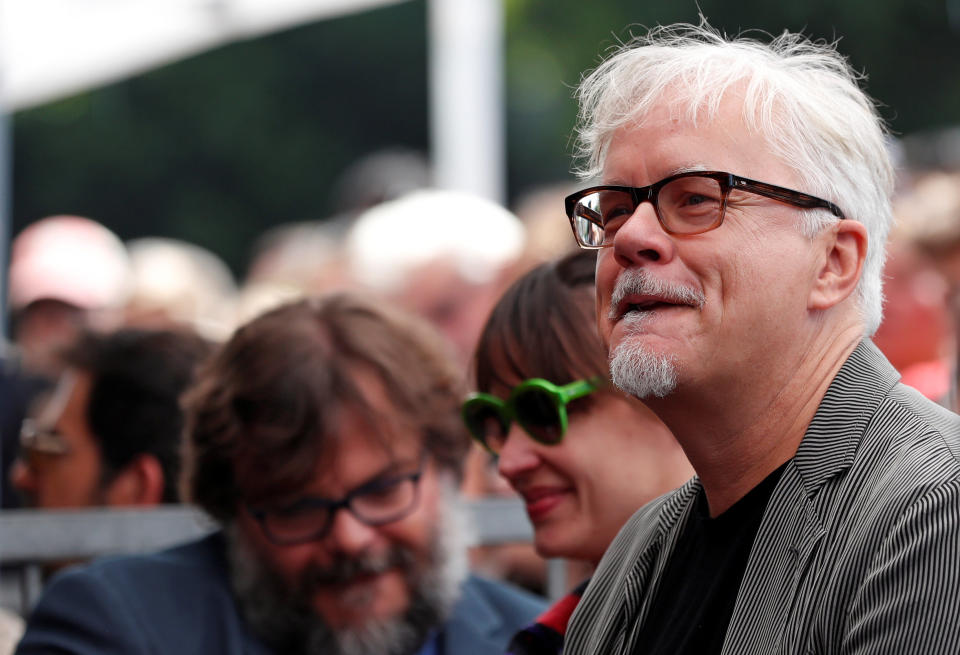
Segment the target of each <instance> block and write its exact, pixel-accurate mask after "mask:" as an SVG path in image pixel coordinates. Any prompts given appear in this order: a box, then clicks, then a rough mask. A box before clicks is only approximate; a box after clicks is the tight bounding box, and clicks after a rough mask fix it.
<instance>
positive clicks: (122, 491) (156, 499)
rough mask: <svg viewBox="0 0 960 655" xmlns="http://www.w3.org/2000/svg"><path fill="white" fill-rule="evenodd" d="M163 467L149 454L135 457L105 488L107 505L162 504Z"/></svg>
mask: <svg viewBox="0 0 960 655" xmlns="http://www.w3.org/2000/svg"><path fill="white" fill-rule="evenodd" d="M163 487H164V479H163V467H161V466H160V461H159V460H158V459H157V458H156V457H154V456H153V455H149V454H146V453H144V454H141V455H137V456H136V457H134V458H133V460H132V461H130V463H129V464H127V465H126V466H124V467H123V469H121V470H120V472H119V473H117V474H116V475H115V476H114V477H113V480H111V481H110V484H109V485H108V486H107V491H106V501H107V505H141V506H142V505H158V504H160V503H161V502H163Z"/></svg>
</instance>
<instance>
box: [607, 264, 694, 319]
mask: <svg viewBox="0 0 960 655" xmlns="http://www.w3.org/2000/svg"><path fill="white" fill-rule="evenodd" d="M629 295H638V296H656V297H657V298H662V299H664V300H666V301H669V302H672V303H676V304H678V305H691V306H693V307H696V308H697V309H700V308H701V307H703V305H704V304H705V303H706V302H707V298H706V296H704V294H703V292H702V291H700V290H698V289H690V288H688V287H685V286H683V285H681V284H675V283H673V282H666V281H665V280H661V279H658V278H655V277H653V276H652V275H650V273H648V272H647V270H646V269H643V268H630V269H627V270H625V271H623V272H622V273H621V274H620V277H618V278H617V284H616V285H615V286H614V288H613V294H612V296H611V298H610V311H609V312H608V315H609V317H610V318H612V319H616V318H619V313H618V309H617V308H618V307H619V306H620V303H621V302H623V299H624V298H626V297H627V296H629Z"/></svg>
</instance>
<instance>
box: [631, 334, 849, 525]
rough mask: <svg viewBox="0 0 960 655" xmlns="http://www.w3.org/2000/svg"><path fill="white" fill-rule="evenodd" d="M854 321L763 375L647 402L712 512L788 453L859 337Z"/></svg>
mask: <svg viewBox="0 0 960 655" xmlns="http://www.w3.org/2000/svg"><path fill="white" fill-rule="evenodd" d="M860 338H861V337H860V328H859V326H851V327H850V328H849V329H846V330H843V331H841V332H838V333H836V334H835V335H833V336H832V337H831V338H829V339H822V340H819V341H816V340H814V341H812V342H810V343H809V344H808V345H804V346H803V347H802V348H797V349H794V350H793V351H792V352H790V353H780V354H779V355H778V356H777V357H778V364H777V366H775V367H772V368H771V374H770V375H765V376H763V378H762V379H759V378H758V379H751V380H744V379H743V378H742V377H737V378H734V379H732V380H731V381H730V383H729V384H723V383H721V384H717V383H716V382H713V383H711V384H710V385H709V389H686V390H684V389H678V390H677V392H675V393H674V394H671V395H670V396H668V397H667V398H664V399H651V400H650V401H649V403H648V404H649V405H650V406H651V408H653V409H654V411H655V412H656V413H657V414H658V415H659V416H660V417H661V418H662V419H663V420H664V422H665V423H666V424H667V425H668V426H669V427H670V429H671V430H672V431H673V433H674V435H675V436H676V438H677V441H678V442H679V443H680V445H681V446H682V447H683V450H684V452H685V453H686V455H687V458H688V459H689V460H690V463H691V464H692V465H693V468H694V469H695V470H696V472H697V475H698V476H699V477H700V480H701V482H702V483H703V486H704V490H705V492H706V495H707V500H708V502H709V504H710V515H711V516H717V515H719V514H721V513H723V512H724V511H726V510H727V509H728V508H729V507H730V506H732V505H733V504H734V503H735V502H737V501H738V500H739V499H740V498H742V497H743V496H744V495H745V494H746V493H747V492H749V491H750V490H751V489H753V488H754V487H755V486H756V485H757V484H759V483H760V482H761V481H762V480H763V479H764V478H765V477H767V475H769V474H770V473H771V472H773V471H774V470H776V469H777V467H779V466H780V465H781V464H783V463H784V462H786V461H787V460H789V459H790V458H792V457H793V456H794V455H795V454H796V452H797V449H798V448H799V446H800V442H801V441H802V440H803V436H804V434H805V433H806V430H807V427H808V426H809V425H810V422H811V421H812V420H813V416H814V414H816V411H817V408H818V407H819V405H820V402H821V400H822V399H823V396H824V394H825V393H826V391H827V388H828V387H829V386H830V383H831V382H832V381H833V378H834V377H835V376H836V374H837V372H838V371H839V370H840V367H841V366H842V365H843V363H844V362H845V361H846V360H847V358H848V357H849V356H850V353H852V352H853V350H854V349H855V348H856V346H857V344H858V343H859V342H860Z"/></svg>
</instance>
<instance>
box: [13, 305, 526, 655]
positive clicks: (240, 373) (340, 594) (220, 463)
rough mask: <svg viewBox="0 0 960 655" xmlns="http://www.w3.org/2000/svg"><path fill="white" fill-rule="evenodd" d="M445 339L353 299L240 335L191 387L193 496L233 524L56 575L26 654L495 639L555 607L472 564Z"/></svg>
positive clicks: (294, 312)
mask: <svg viewBox="0 0 960 655" xmlns="http://www.w3.org/2000/svg"><path fill="white" fill-rule="evenodd" d="M439 342H440V340H439V339H438V338H437V337H436V335H434V334H433V333H432V332H430V331H429V330H428V329H427V328H426V327H424V326H423V325H421V324H419V323H416V322H413V321H412V320H411V319H408V318H407V317H404V316H401V315H397V314H394V313H392V312H388V311H385V310H383V309H381V308H377V307H375V306H373V305H370V304H368V303H365V302H363V301H361V300H359V299H357V298H354V297H351V296H346V295H337V296H330V297H328V298H325V299H319V300H316V299H315V300H307V301H301V302H298V303H294V304H291V305H287V306H284V307H281V308H279V309H276V310H274V311H272V312H269V313H267V314H265V315H263V316H261V317H260V318H258V319H255V320H254V321H252V322H251V323H250V324H248V325H246V326H245V327H243V328H241V329H240V330H238V331H237V333H236V334H235V335H234V337H233V338H232V339H231V340H230V341H229V342H228V343H227V344H226V345H225V346H224V347H223V349H222V350H221V351H220V352H219V353H217V355H216V356H215V357H213V358H212V359H211V360H210V361H209V362H208V363H207V365H206V366H205V367H204V368H203V369H202V370H201V372H200V375H199V377H198V380H197V381H196V384H195V385H194V387H193V388H192V389H191V390H190V392H188V394H187V399H186V406H187V412H188V428H187V433H188V443H189V449H188V456H187V458H186V461H185V466H186V467H187V471H186V478H185V487H186V491H187V495H188V496H189V497H191V498H192V499H193V500H194V501H195V502H196V503H197V504H199V505H200V506H201V507H202V508H203V509H205V510H206V511H207V512H208V513H209V514H210V515H211V516H213V517H214V518H216V519H218V520H219V521H220V523H221V524H222V526H223V530H222V531H221V532H217V533H215V534H213V535H212V536H210V537H207V538H205V539H203V540H201V541H199V542H195V543H191V544H187V545H185V546H181V547H179V548H175V549H172V550H169V551H165V552H163V553H160V554H156V555H148V556H138V557H126V558H115V559H112V560H106V561H103V562H99V563H96V564H94V565H93V566H91V567H89V568H86V569H80V570H77V571H74V572H70V573H68V574H65V575H63V576H61V577H60V578H58V579H57V580H55V581H54V582H53V583H52V585H51V587H50V588H49V590H48V592H47V593H46V594H45V596H44V598H43V599H41V602H40V604H39V605H38V607H37V609H36V611H35V613H34V614H33V616H32V617H31V619H30V623H29V625H28V629H27V634H26V636H25V637H24V639H23V641H22V642H21V645H20V648H19V650H18V652H19V653H36V652H49V651H50V650H57V652H69V653H94V652H97V653H104V652H116V653H171V654H173V653H177V654H182V653H197V654H198V655H199V654H201V653H203V654H205V655H207V654H210V653H224V654H226V653H241V652H242V653H284V654H287V653H293V654H296V653H305V654H306V653H316V654H318V655H320V654H322V655H415V654H416V655H427V654H429V655H443V654H445V653H446V654H449V655H454V654H456V655H461V654H463V653H475V654H477V655H480V654H482V653H491V652H502V650H503V649H504V647H505V645H506V643H507V641H508V640H509V638H510V636H511V635H512V634H513V632H515V631H516V630H517V629H519V628H520V627H522V626H523V625H525V624H526V623H528V622H529V621H530V620H532V619H533V617H534V616H535V615H536V614H537V613H538V612H539V610H540V609H541V608H542V604H541V602H540V601H539V600H537V599H535V598H534V597H532V596H529V595H527V594H525V593H523V592H520V591H519V590H515V589H512V588H508V587H505V586H503V585H500V584H498V583H494V582H491V581H486V580H482V579H479V578H476V577H472V576H469V575H468V573H467V567H466V558H465V542H464V539H465V535H466V533H467V528H468V526H466V525H465V520H464V516H463V513H462V509H461V508H460V506H459V505H458V502H457V497H456V492H455V490H456V488H457V484H458V481H459V477H460V473H461V466H462V462H463V458H464V455H465V453H466V450H467V447H468V444H469V441H468V437H467V436H466V434H465V432H464V430H463V427H462V426H461V422H460V418H459V401H460V399H461V389H460V380H461V378H462V376H461V374H460V373H459V371H458V370H457V369H456V367H455V366H453V365H451V363H450V361H449V360H448V359H447V358H446V356H445V353H444V352H443V351H442V350H441V349H439V347H438V346H437V345H436V344H438V343H439Z"/></svg>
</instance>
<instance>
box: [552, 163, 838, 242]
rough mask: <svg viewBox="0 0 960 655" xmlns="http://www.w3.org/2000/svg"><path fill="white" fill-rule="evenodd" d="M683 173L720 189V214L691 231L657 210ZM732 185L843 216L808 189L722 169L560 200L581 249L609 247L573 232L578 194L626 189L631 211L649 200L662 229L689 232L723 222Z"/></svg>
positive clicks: (597, 221)
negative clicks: (663, 194) (665, 190)
mask: <svg viewBox="0 0 960 655" xmlns="http://www.w3.org/2000/svg"><path fill="white" fill-rule="evenodd" d="M685 177H706V178H710V179H712V180H716V181H717V183H718V184H719V185H720V192H721V194H722V198H721V205H720V215H719V217H718V218H717V220H716V222H715V223H713V224H712V225H710V226H709V227H706V228H704V229H702V230H697V231H695V232H675V231H673V230H671V229H669V228H668V227H667V226H666V224H665V222H664V220H663V216H662V215H661V214H660V204H659V194H660V189H662V188H663V187H665V186H666V185H668V184H670V183H671V182H673V181H674V180H679V179H681V178H685ZM734 189H737V190H740V191H747V192H749V193H755V194H757V195H758V196H763V197H764V198H770V199H771V200H777V201H779V202H783V203H786V204H788V205H793V206H794V207H800V208H802V209H826V210H827V211H829V212H830V213H831V214H833V215H834V216H836V217H837V218H839V219H844V218H845V216H844V215H843V210H841V209H840V208H839V207H838V206H837V205H835V204H834V203H832V202H830V201H829V200H824V199H823V198H818V197H817V196H812V195H810V194H809V193H803V192H802V191H796V190H794V189H788V188H786V187H782V186H777V185H776V184H769V183H767V182H760V181H758V180H751V179H749V178H746V177H741V176H739V175H734V174H733V173H726V172H724V171H686V172H683V173H677V174H675V175H670V176H667V177H665V178H663V179H662V180H660V181H658V182H654V183H653V184H650V185H647V186H642V187H632V186H619V185H613V184H602V185H599V186H592V187H588V188H586V189H582V190H580V191H577V192H575V193H571V194H570V195H569V196H567V197H566V198H564V204H565V205H566V210H567V218H568V219H569V220H570V228H571V229H572V230H573V235H574V237H575V238H576V240H577V243H578V244H579V245H580V247H581V248H583V249H585V250H600V249H601V248H609V247H610V246H612V245H613V242H612V240H611V241H610V242H609V243H603V244H601V245H599V246H594V245H589V244H585V243H583V241H581V240H580V235H579V233H578V232H577V226H576V223H575V221H576V218H575V216H574V210H575V209H576V208H577V204H578V203H579V202H580V200H581V199H582V198H584V197H585V196H588V195H590V194H591V193H596V192H598V191H620V192H622V193H629V194H630V197H631V198H632V200H633V202H634V205H635V207H634V211H636V210H637V208H639V207H640V205H641V204H643V203H644V202H647V201H649V202H650V203H651V204H652V205H653V210H654V213H655V214H656V215H657V221H658V222H659V223H660V227H661V228H663V231H664V232H666V233H667V234H672V235H681V236H693V235H696V234H703V233H704V232H709V231H710V230H715V229H717V228H718V227H720V225H722V224H723V219H724V217H725V216H726V213H727V197H728V196H729V195H730V191H732V190H734ZM580 216H581V217H582V218H584V219H586V220H588V221H590V222H591V223H593V224H594V225H596V226H597V227H599V228H600V229H604V225H603V222H602V220H601V219H600V218H599V217H598V218H593V217H591V216H587V215H585V214H581V215H580Z"/></svg>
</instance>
